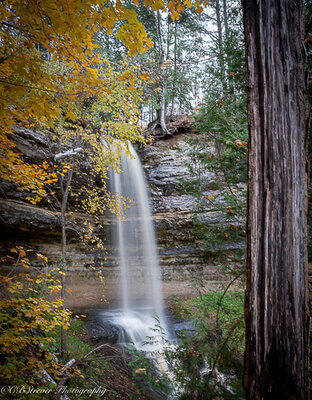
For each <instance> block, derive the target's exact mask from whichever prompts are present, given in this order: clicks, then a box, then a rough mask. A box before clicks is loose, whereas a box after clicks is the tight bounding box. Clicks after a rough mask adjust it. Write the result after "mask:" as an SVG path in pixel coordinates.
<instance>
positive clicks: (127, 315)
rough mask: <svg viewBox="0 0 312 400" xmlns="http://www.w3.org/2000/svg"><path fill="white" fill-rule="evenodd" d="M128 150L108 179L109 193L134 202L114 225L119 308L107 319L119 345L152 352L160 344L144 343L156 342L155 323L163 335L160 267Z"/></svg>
mask: <svg viewBox="0 0 312 400" xmlns="http://www.w3.org/2000/svg"><path fill="white" fill-rule="evenodd" d="M129 150H130V154H131V157H130V156H127V155H126V153H123V154H122V155H121V170H122V171H123V172H122V173H121V174H118V173H116V172H112V174H111V177H110V180H111V189H112V191H113V192H114V193H116V194H117V195H120V196H123V197H127V198H130V199H131V200H132V201H133V202H134V203H133V204H131V206H130V208H128V209H127V210H126V211H125V216H124V219H123V220H117V222H116V226H117V228H116V232H115V235H116V238H115V240H116V242H117V245H118V260H119V268H120V275H121V285H120V286H121V291H120V298H121V309H119V310H116V311H113V310H112V311H111V312H109V313H108V319H110V321H111V322H112V323H113V324H114V325H116V326H119V327H120V328H121V329H122V331H123V332H124V333H123V335H120V342H122V341H123V342H124V343H127V342H133V343H134V345H135V347H136V348H137V349H140V350H145V351H155V350H157V347H158V346H159V345H160V344H158V345H157V343H154V344H153V345H152V344H150V345H144V343H145V342H146V341H148V338H149V337H153V340H155V341H157V336H159V330H158V331H157V329H156V331H155V327H156V325H157V320H158V325H159V326H160V327H161V328H162V330H163V331H164V332H165V334H166V324H165V321H164V307H163V295H162V285H161V276H160V267H159V262H158V255H157V249H156V237H155V232H154V227H153V221H152V216H151V211H150V206H149V198H148V194H147V184H146V181H145V176H144V172H143V169H142V166H141V162H140V159H139V157H138V155H137V153H136V151H135V150H134V148H133V146H132V145H131V143H129ZM120 201H121V200H120ZM156 318H157V320H156Z"/></svg>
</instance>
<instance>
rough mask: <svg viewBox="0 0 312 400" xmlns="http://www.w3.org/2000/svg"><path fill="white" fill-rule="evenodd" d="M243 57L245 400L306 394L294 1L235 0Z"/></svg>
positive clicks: (303, 206) (297, 9)
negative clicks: (240, 13)
mask: <svg viewBox="0 0 312 400" xmlns="http://www.w3.org/2000/svg"><path fill="white" fill-rule="evenodd" d="M243 5H244V22H245V37H246V57H247V88H248V89H247V90H248V117H249V136H250V138H249V176H248V222H247V228H248V229H247V235H248V237H247V288H246V303H245V313H246V353H245V371H244V387H245V391H246V396H247V399H266V400H267V399H272V400H273V399H274V400H276V399H308V387H309V379H308V360H309V307H308V306H309V304H308V303H309V300H308V283H307V246H306V244H307V156H306V150H307V132H308V129H307V127H308V118H307V115H308V113H307V103H306V93H305V90H306V80H305V55H304V47H303V34H304V29H303V5H302V1H297V0H288V1H283V0H258V1H254V0H243Z"/></svg>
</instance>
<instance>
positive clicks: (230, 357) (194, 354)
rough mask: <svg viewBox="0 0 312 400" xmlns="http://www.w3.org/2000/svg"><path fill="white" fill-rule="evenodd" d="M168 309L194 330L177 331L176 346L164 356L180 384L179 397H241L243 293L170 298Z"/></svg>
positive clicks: (214, 293) (229, 292)
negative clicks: (204, 371) (187, 322)
mask: <svg viewBox="0 0 312 400" xmlns="http://www.w3.org/2000/svg"><path fill="white" fill-rule="evenodd" d="M172 311H173V313H174V315H175V316H176V317H177V318H179V319H183V320H188V321H191V322H192V323H193V325H194V331H189V330H185V331H181V332H179V333H178V336H179V338H178V344H177V347H176V349H175V350H174V352H172V353H171V354H169V355H168V358H169V362H170V364H171V365H172V366H173V370H174V373H175V376H176V380H177V381H178V382H179V384H180V385H181V386H182V387H183V396H181V398H180V399H181V400H182V399H191V398H198V399H214V398H216V396H217V397H218V396H219V397H220V398H222V399H241V398H243V389H242V384H241V383H242V368H243V354H244V343H245V336H244V293H243V292H242V291H227V292H209V293H206V294H202V295H200V296H198V297H196V298H193V299H188V300H183V301H181V300H179V299H177V298H174V302H173V306H172ZM205 368H206V371H207V372H206V373H205V374H203V373H202V371H203V369H205ZM221 377H225V381H222V379H221ZM192 396H195V397H192Z"/></svg>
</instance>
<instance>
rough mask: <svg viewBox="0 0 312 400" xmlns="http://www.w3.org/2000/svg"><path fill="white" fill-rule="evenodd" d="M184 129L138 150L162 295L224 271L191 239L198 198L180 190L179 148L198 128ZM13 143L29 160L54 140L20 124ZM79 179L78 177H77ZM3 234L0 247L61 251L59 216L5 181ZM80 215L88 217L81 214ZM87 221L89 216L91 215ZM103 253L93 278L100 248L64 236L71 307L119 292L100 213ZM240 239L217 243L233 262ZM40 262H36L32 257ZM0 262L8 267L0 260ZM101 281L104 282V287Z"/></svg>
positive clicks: (54, 259)
mask: <svg viewBox="0 0 312 400" xmlns="http://www.w3.org/2000/svg"><path fill="white" fill-rule="evenodd" d="M184 131H185V132H186V133H183V134H177V135H175V136H173V137H172V138H167V139H166V140H155V141H154V142H153V143H152V144H150V145H148V146H147V147H146V148H144V149H142V150H141V151H140V157H141V160H142V164H143V167H144V169H145V173H146V178H147V182H148V185H149V187H150V195H151V207H152V210H153V216H154V222H155V228H156V235H157V240H158V250H159V256H160V263H161V268H162V276H163V287H164V294H165V297H166V298H169V297H170V296H171V295H174V294H176V295H182V294H183V295H188V294H190V293H191V292H192V291H194V289H192V288H191V283H192V282H193V283H194V282H195V286H196V285H197V287H198V282H197V283H196V281H197V280H198V279H202V280H203V282H204V284H205V285H206V287H207V288H212V287H213V288H215V287H219V286H220V285H222V284H223V283H224V280H225V277H224V274H223V273H222V268H221V266H220V265H218V262H217V261H216V257H215V254H208V253H207V252H205V249H204V248H203V246H202V244H201V243H199V242H196V241H195V240H194V237H193V234H192V212H191V211H192V207H193V205H194V202H195V198H194V197H192V196H190V195H186V194H183V184H181V180H182V179H184V180H185V179H186V180H187V179H190V178H191V177H190V174H189V171H188V168H187V167H186V163H187V162H188V161H189V160H188V158H187V157H186V156H185V155H183V153H181V151H180V150H179V149H180V148H181V146H183V144H184V143H185V140H186V135H187V134H191V135H195V134H196V133H194V132H191V131H189V132H188V133H187V129H184ZM15 137H16V139H15V140H16V145H17V150H18V151H20V152H23V153H24V154H25V156H26V159H27V161H29V162H41V161H42V160H44V159H45V160H52V159H53V147H52V146H51V142H50V141H49V136H48V135H45V134H44V133H42V132H38V131H37V132H33V131H31V130H29V129H25V128H17V129H16V135H15ZM76 184H79V182H76ZM0 197H1V198H0V229H1V234H0V240H1V248H2V250H1V254H2V255H3V254H4V253H5V252H6V251H7V250H8V249H10V248H12V247H14V245H16V244H21V243H23V245H24V246H25V247H31V248H34V249H35V250H36V251H38V252H41V253H43V254H45V255H46V256H47V257H48V258H49V261H50V262H51V263H52V264H57V263H58V262H59V259H60V218H59V213H58V212H57V211H55V210H54V211H53V210H52V209H50V208H49V206H48V205H47V204H43V205H37V206H33V205H30V204H29V203H27V201H26V200H25V197H26V195H25V193H23V192H20V191H18V190H17V188H16V187H15V185H14V184H10V183H5V182H2V183H1V185H0ZM78 217H79V218H81V219H84V218H87V217H86V216H84V215H78ZM202 217H203V218H204V220H205V221H206V223H207V224H217V223H219V222H220V218H221V216H220V214H219V213H218V211H216V210H214V209H211V210H207V212H206V213H205V215H203V216H202ZM91 222H92V221H91ZM102 223H103V227H104V228H103V232H98V234H100V235H103V236H105V238H106V244H107V252H108V255H107V257H106V259H105V262H104V264H105V267H104V270H103V271H104V273H103V275H104V277H105V281H106V287H105V288H103V286H102V284H101V283H100V282H99V280H98V279H97V278H96V270H94V269H93V268H91V264H92V261H93V260H95V261H97V260H98V259H100V258H103V256H102V255H101V254H96V253H94V252H88V251H87V250H86V248H85V247H84V246H83V245H82V244H81V243H80V241H79V240H78V238H77V237H76V236H74V235H69V240H68V257H67V259H68V270H69V271H68V280H69V287H70V288H71V289H72V295H71V296H70V297H69V299H68V305H69V306H70V307H72V308H75V307H76V308H85V307H96V306H99V305H100V303H101V298H102V297H103V293H104V295H105V298H106V299H108V300H110V302H111V303H114V301H115V300H116V299H117V298H118V297H119V289H118V287H119V284H118V283H119V273H118V268H116V258H115V248H114V240H113V238H112V233H111V232H112V230H111V227H112V224H113V223H114V222H113V219H112V217H111V216H106V217H104V218H103V220H102ZM243 246H244V243H236V244H228V246H225V247H224V248H222V249H220V250H219V251H222V252H223V253H224V254H226V256H227V262H228V263H229V264H231V263H232V261H231V260H232V257H233V254H232V250H233V249H235V248H237V247H238V248H242V247H243ZM33 265H34V267H40V262H38V261H36V262H34V264H33ZM2 268H7V267H5V266H3V267H2ZM103 289H104V290H103Z"/></svg>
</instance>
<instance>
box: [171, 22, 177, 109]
mask: <svg viewBox="0 0 312 400" xmlns="http://www.w3.org/2000/svg"><path fill="white" fill-rule="evenodd" d="M173 70H174V79H173V88H172V100H171V117H173V115H174V103H175V98H176V93H175V92H176V90H177V88H176V81H177V21H174V47H173Z"/></svg>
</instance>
